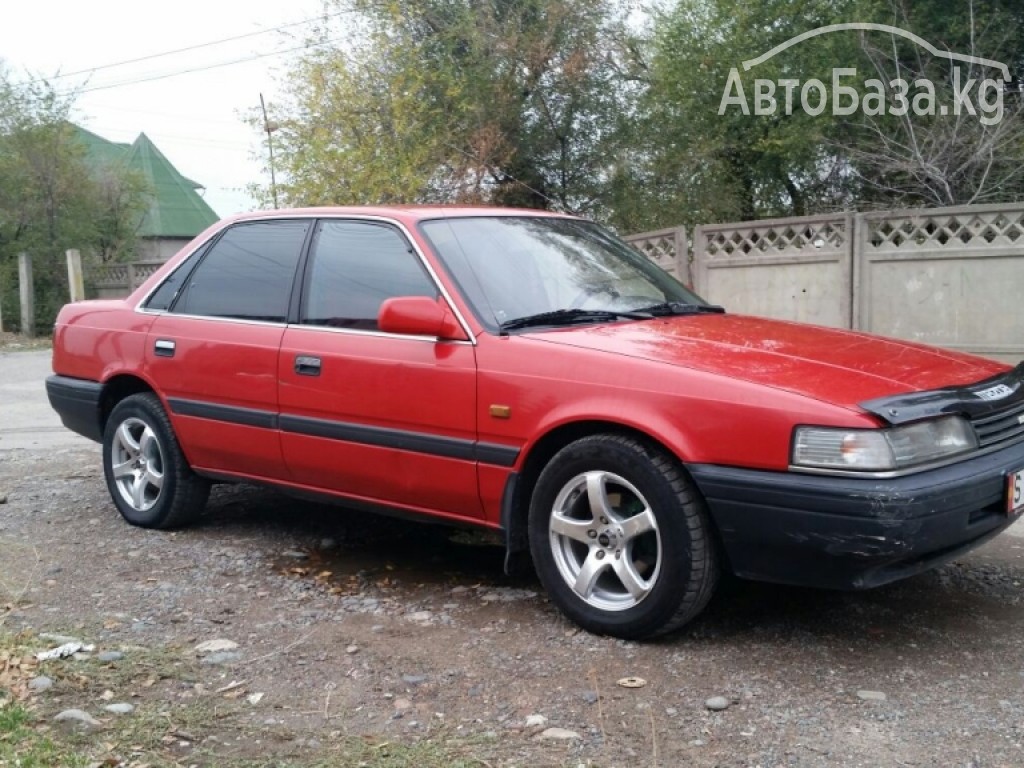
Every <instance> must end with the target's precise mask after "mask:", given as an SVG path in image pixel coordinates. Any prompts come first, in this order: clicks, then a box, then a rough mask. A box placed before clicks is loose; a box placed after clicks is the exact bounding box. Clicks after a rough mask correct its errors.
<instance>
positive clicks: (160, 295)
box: [146, 244, 210, 310]
mask: <svg viewBox="0 0 1024 768" xmlns="http://www.w3.org/2000/svg"><path fill="white" fill-rule="evenodd" d="M209 249H210V246H209V244H207V245H204V246H203V247H201V248H197V249H196V250H194V251H193V252H192V253H191V254H189V257H188V258H187V259H185V260H184V261H183V262H181V264H180V265H178V268H177V269H175V270H174V271H173V272H171V274H169V275H168V276H167V279H166V280H164V281H163V282H162V283H160V287H159V288H157V289H156V290H155V291H153V293H152V294H150V297H149V300H148V301H146V309H161V310H163V309H167V308H168V307H170V306H171V304H173V303H174V299H175V298H176V297H177V296H178V293H180V291H181V288H182V286H183V285H184V284H185V280H187V279H188V276H189V273H190V272H191V271H192V268H193V267H195V265H196V263H197V262H198V261H199V260H200V259H201V258H203V254H204V253H206V252H207V251H208V250H209Z"/></svg>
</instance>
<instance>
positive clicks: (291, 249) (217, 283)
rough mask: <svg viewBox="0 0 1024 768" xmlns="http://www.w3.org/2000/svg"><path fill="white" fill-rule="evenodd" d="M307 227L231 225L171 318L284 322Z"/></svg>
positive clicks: (291, 223) (273, 223)
mask: <svg viewBox="0 0 1024 768" xmlns="http://www.w3.org/2000/svg"><path fill="white" fill-rule="evenodd" d="M308 228H309V222H308V221H268V222H258V223H253V224H237V225H235V226H233V227H231V229H229V230H228V231H227V232H225V233H224V235H223V237H221V238H220V240H218V241H217V242H216V243H215V244H214V246H213V248H211V249H210V252H209V253H208V254H207V256H206V258H204V259H203V260H202V262H201V263H200V264H199V266H198V267H196V269H195V271H193V273H192V276H191V277H190V278H189V281H188V286H187V288H186V289H185V291H184V293H183V295H182V297H181V299H180V300H179V301H178V302H177V304H175V305H174V310H173V311H174V312H180V313H182V314H186V315H209V316H213V317H237V318H242V319H245V320H267V321H270V322H284V319H285V317H286V315H287V314H288V298H289V295H290V294H291V289H292V280H293V279H294V277H295V266H296V264H298V261H299V253H300V251H301V250H302V242H303V240H304V239H305V236H306V230H307V229H308Z"/></svg>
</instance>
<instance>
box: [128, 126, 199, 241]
mask: <svg viewBox="0 0 1024 768" xmlns="http://www.w3.org/2000/svg"><path fill="white" fill-rule="evenodd" d="M125 165H127V167H128V168H130V169H132V170H133V171H136V172H138V173H140V174H141V175H142V177H143V178H144V179H145V180H146V182H147V184H148V185H149V188H150V191H151V192H152V195H153V202H152V204H151V205H150V207H149V210H148V211H146V214H145V216H144V217H143V220H142V226H141V227H140V229H139V235H140V236H142V237H195V236H196V235H198V234H199V233H200V232H202V231H203V230H204V229H206V228H207V227H208V226H210V225H211V224H213V223H214V222H216V221H217V218H218V216H217V214H216V213H214V212H213V209H212V208H211V207H210V206H209V204H208V203H207V202H206V201H205V200H203V198H201V197H200V196H199V195H198V194H197V193H196V183H195V182H194V181H191V180H189V179H186V178H185V177H184V176H182V175H181V174H180V173H178V171H177V169H176V168H175V167H174V166H173V165H171V162H170V161H169V160H168V159H167V158H166V157H164V154H163V152H161V151H160V150H159V149H157V148H156V145H155V144H154V143H153V142H152V141H150V140H149V137H148V136H146V134H144V133H140V134H139V137H138V138H137V139H135V143H133V144H132V147H131V149H130V150H129V151H128V157H127V159H126V160H125Z"/></svg>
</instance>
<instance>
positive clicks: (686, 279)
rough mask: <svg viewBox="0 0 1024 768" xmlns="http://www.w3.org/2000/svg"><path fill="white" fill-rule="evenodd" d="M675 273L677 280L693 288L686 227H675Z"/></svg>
mask: <svg viewBox="0 0 1024 768" xmlns="http://www.w3.org/2000/svg"><path fill="white" fill-rule="evenodd" d="M675 247H676V274H677V275H678V277H679V282H681V283H683V284H684V285H686V286H687V287H689V288H693V276H692V275H691V274H690V245H689V243H688V242H687V240H686V227H676V232H675Z"/></svg>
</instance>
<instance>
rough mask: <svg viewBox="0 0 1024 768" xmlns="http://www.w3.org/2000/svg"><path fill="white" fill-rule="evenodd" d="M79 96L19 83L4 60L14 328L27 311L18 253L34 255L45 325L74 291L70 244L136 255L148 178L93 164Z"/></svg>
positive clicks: (9, 311)
mask: <svg viewBox="0 0 1024 768" xmlns="http://www.w3.org/2000/svg"><path fill="white" fill-rule="evenodd" d="M72 102H73V97H72V96H68V95H64V94H62V93H61V92H59V91H58V90H56V89H55V88H53V87H52V86H51V85H50V84H49V83H47V82H45V81H34V82H29V83H27V84H15V83H13V82H12V81H11V78H10V77H9V75H8V73H7V71H6V70H4V69H3V68H2V67H0V298H2V302H3V304H2V306H3V310H4V324H5V326H6V327H7V328H8V329H10V328H12V327H16V326H17V324H18V318H19V316H20V313H19V312H18V310H17V307H18V282H17V256H18V254H19V253H22V252H25V253H29V254H31V256H32V261H33V273H34V284H35V310H36V318H35V319H36V327H37V329H39V330H43V329H45V328H47V327H49V326H50V325H52V323H53V320H54V318H55V317H56V314H57V311H58V310H59V308H60V306H61V305H62V304H63V303H64V302H66V301H67V298H68V290H67V270H66V266H65V264H66V262H65V256H64V253H65V251H66V250H67V249H69V248H78V249H79V250H80V251H82V253H83V256H90V255H91V256H93V257H95V258H97V259H100V260H103V261H109V260H115V259H122V258H126V257H128V256H130V253H131V250H132V247H133V246H134V242H135V241H134V231H135V228H137V226H138V223H139V216H140V214H141V212H142V210H143V200H144V198H143V191H144V190H143V189H142V185H141V182H140V181H139V180H138V179H137V178H136V177H133V176H131V175H129V174H127V173H125V172H123V171H122V170H120V169H116V168H109V169H93V168H91V167H90V166H89V164H88V163H87V162H86V157H85V148H84V146H83V145H82V143H81V142H80V141H79V140H78V139H77V137H76V133H75V128H74V126H72V125H71V123H70V122H69V121H68V118H69V114H70V111H71V107H72Z"/></svg>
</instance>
